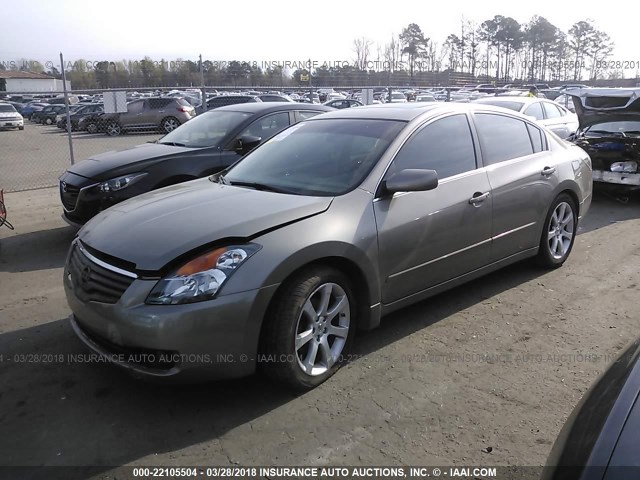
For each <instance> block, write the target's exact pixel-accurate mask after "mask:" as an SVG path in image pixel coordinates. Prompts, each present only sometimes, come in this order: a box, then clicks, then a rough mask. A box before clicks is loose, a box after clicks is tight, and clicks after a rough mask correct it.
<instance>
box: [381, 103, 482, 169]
mask: <svg viewBox="0 0 640 480" xmlns="http://www.w3.org/2000/svg"><path fill="white" fill-rule="evenodd" d="M475 168H476V152H475V148H474V146H473V138H472V136H471V128H470V127H469V121H468V120H467V116H466V115H452V116H450V117H446V118H442V119H440V120H436V121H435V122H433V123H431V124H429V125H427V126H426V127H424V128H422V129H421V130H419V131H417V132H416V133H414V134H413V135H412V136H411V138H409V140H407V142H406V143H405V144H404V145H403V146H402V148H401V149H400V151H399V152H398V154H397V155H396V157H395V159H394V160H393V163H392V164H391V167H390V169H389V171H388V174H392V173H395V172H399V171H400V170H405V169H426V170H435V171H436V172H437V173H438V178H446V177H451V176H453V175H457V174H459V173H464V172H468V171H470V170H475Z"/></svg>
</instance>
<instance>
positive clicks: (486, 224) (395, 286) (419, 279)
mask: <svg viewBox="0 0 640 480" xmlns="http://www.w3.org/2000/svg"><path fill="white" fill-rule="evenodd" d="M414 168H418V169H430V170H435V171H436V172H437V173H438V182H439V184H438V186H437V187H436V188H435V189H434V190H429V191H425V192H410V193H402V192H400V193H396V194H395V195H393V196H392V197H389V196H385V197H380V198H377V199H375V200H374V212H375V217H376V225H377V229H378V246H379V249H380V254H379V268H380V276H381V278H384V279H385V282H384V290H383V293H382V298H383V303H385V304H389V303H392V302H395V301H397V300H400V299H402V298H403V297H406V296H408V295H412V294H414V293H417V292H420V291H422V290H425V289H427V288H429V287H433V286H435V285H438V284H440V283H442V282H445V281H447V280H450V279H452V278H455V277H458V276H460V275H463V274H465V273H467V272H470V271H472V270H475V269H477V268H479V267H482V266H483V265H486V264H487V263H488V262H489V256H490V251H491V209H492V206H491V203H492V199H491V195H490V187H489V179H488V177H487V173H486V172H485V171H484V169H483V168H478V164H477V159H476V145H475V143H474V140H473V136H472V132H471V128H470V125H469V121H468V117H467V115H466V114H455V115H450V116H446V117H443V118H439V119H436V120H434V121H432V122H430V123H428V124H427V125H425V126H424V127H422V128H421V129H419V130H418V131H416V132H415V133H413V134H412V135H411V137H409V139H408V140H407V141H406V143H405V144H404V146H403V147H402V148H401V149H400V150H399V152H398V154H397V155H396V157H395V158H394V160H393V162H392V163H391V165H390V167H389V169H388V171H387V172H386V174H385V177H384V178H388V177H389V176H390V175H393V174H394V173H396V172H398V171H400V170H404V169H414Z"/></svg>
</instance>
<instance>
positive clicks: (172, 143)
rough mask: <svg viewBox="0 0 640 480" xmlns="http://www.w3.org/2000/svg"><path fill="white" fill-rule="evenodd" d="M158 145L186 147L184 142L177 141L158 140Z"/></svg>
mask: <svg viewBox="0 0 640 480" xmlns="http://www.w3.org/2000/svg"><path fill="white" fill-rule="evenodd" d="M158 143H159V144H160V145H171V146H173V147H186V145H185V144H184V143H179V142H158Z"/></svg>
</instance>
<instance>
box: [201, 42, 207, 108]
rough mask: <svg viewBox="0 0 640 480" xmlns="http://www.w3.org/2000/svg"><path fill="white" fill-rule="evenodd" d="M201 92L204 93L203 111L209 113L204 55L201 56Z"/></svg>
mask: <svg viewBox="0 0 640 480" xmlns="http://www.w3.org/2000/svg"><path fill="white" fill-rule="evenodd" d="M200 91H201V92H202V93H201V95H202V110H203V111H204V112H206V111H207V91H206V89H205V88H204V63H202V54H200Z"/></svg>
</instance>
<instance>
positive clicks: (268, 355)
mask: <svg viewBox="0 0 640 480" xmlns="http://www.w3.org/2000/svg"><path fill="white" fill-rule="evenodd" d="M323 301H326V302H328V304H325V306H324V307H323ZM274 302H275V303H274V304H273V305H272V308H270V309H269V314H268V316H267V318H266V321H265V325H264V326H263V330H262V337H261V345H260V353H261V356H260V359H261V360H262V361H261V362H260V363H259V366H260V368H261V369H263V371H264V372H265V373H266V374H267V375H268V376H269V377H271V378H272V379H273V380H275V381H277V382H280V383H283V384H285V385H287V386H288V387H290V388H292V389H293V390H296V391H304V390H309V389H311V388H314V387H317V386H318V385H320V384H321V383H322V382H324V381H325V380H327V379H328V378H329V377H331V376H332V375H333V374H334V373H335V372H336V371H337V370H338V368H339V367H340V365H341V364H342V363H343V359H344V353H345V352H346V351H348V349H349V347H350V344H351V342H352V341H353V336H354V333H355V330H356V318H355V313H356V312H357V311H358V309H357V305H356V297H355V295H354V294H353V290H352V288H351V285H350V282H349V280H348V278H347V277H346V275H344V274H343V273H341V272H340V271H338V270H335V269H333V268H329V267H321V266H319V267H313V268H310V269H307V270H304V271H302V272H300V273H299V274H297V275H295V276H294V277H292V278H291V279H290V280H288V281H287V282H286V283H285V284H284V285H283V289H282V291H281V292H279V294H278V297H277V298H276V299H275V301H274ZM323 313H329V315H322V314H323ZM296 339H298V342H300V344H299V345H298V346H297V348H296Z"/></svg>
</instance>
